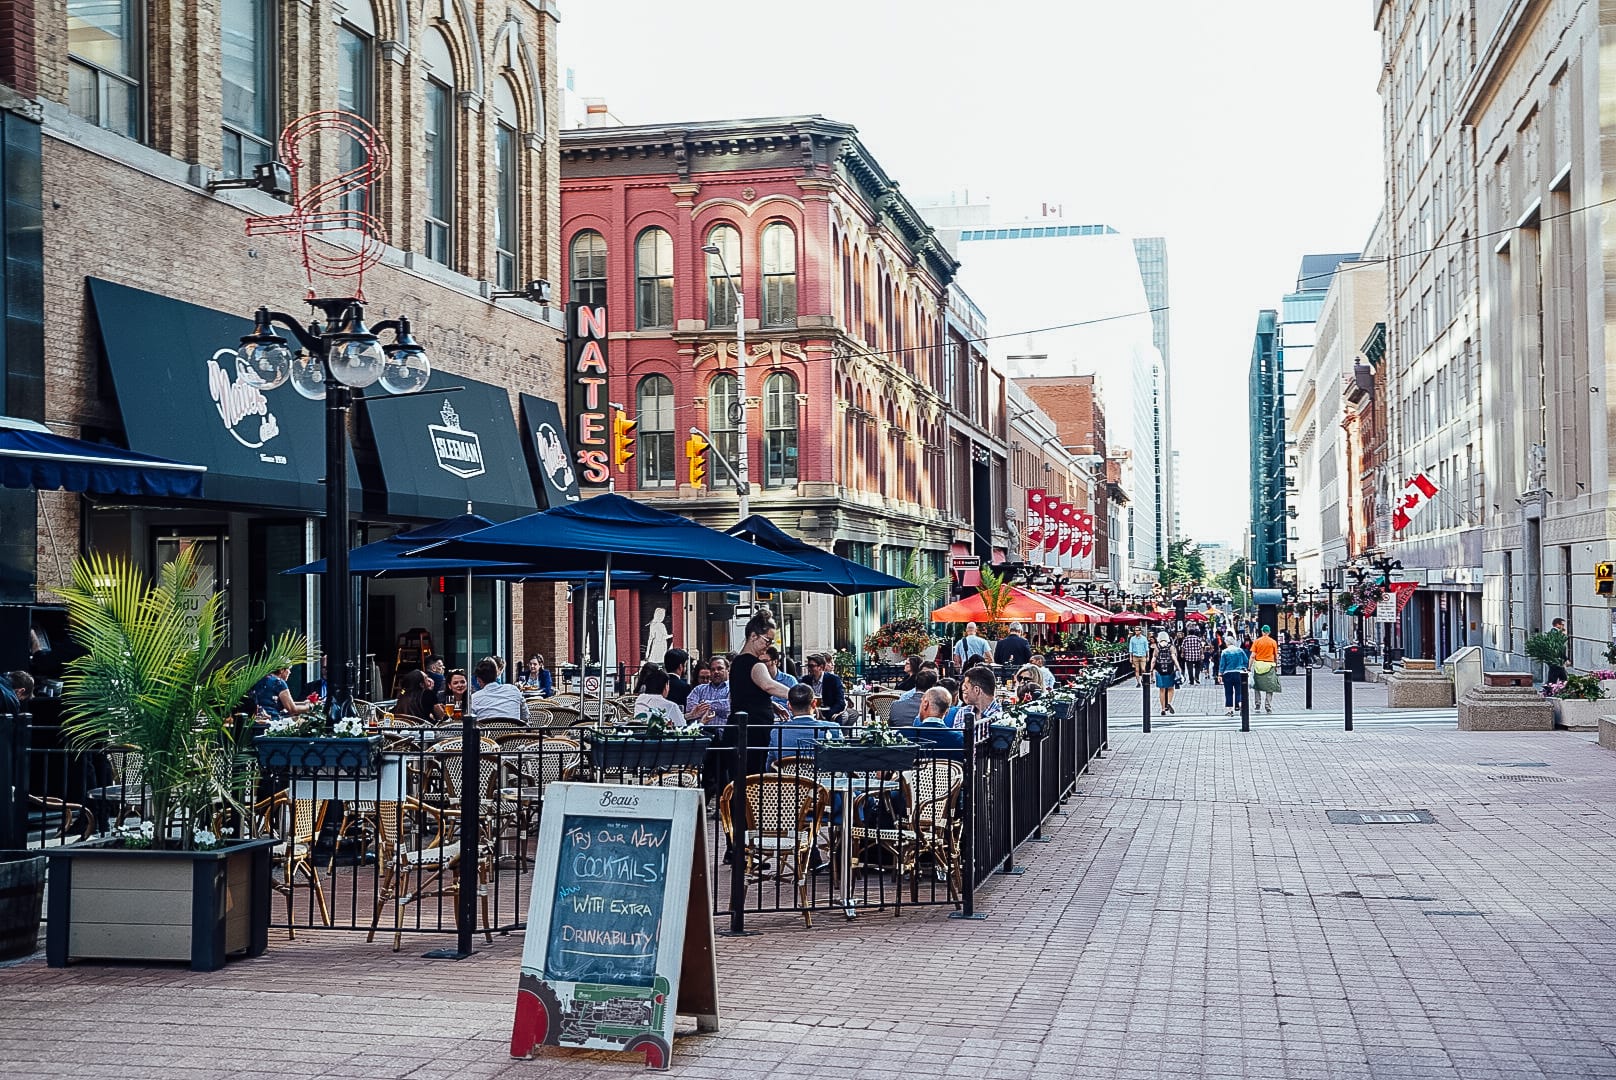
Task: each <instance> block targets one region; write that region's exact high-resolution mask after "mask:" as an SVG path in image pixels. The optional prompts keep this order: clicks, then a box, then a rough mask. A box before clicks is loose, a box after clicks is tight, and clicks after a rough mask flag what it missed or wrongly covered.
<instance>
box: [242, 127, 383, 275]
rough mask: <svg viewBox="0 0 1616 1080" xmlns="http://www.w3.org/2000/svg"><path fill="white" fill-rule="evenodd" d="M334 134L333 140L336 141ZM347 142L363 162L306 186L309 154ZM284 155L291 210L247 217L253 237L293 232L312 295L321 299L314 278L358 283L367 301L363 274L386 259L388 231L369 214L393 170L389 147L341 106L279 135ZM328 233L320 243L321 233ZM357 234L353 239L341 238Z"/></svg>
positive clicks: (328, 150) (326, 150)
mask: <svg viewBox="0 0 1616 1080" xmlns="http://www.w3.org/2000/svg"><path fill="white" fill-rule="evenodd" d="M330 136H335V138H334V139H330V138H329V137H330ZM343 140H348V142H349V143H351V144H352V146H353V147H354V148H355V149H357V150H358V151H359V158H360V160H359V164H357V165H355V166H354V167H353V168H351V169H347V170H345V171H343V172H340V173H338V174H336V175H335V176H333V177H331V178H330V179H328V180H323V181H321V182H320V183H318V184H313V185H311V186H308V187H305V186H304V184H305V182H306V181H305V176H306V166H307V165H308V156H307V155H308V154H310V153H313V152H315V151H316V150H318V149H319V148H321V146H322V143H323V144H324V149H325V152H330V151H331V148H332V146H333V144H334V145H335V146H336V147H337V148H339V149H340V148H341V146H342V142H343ZM280 157H281V161H282V163H284V164H285V165H286V167H287V169H288V170H289V171H290V172H291V174H292V212H291V213H289V214H280V215H277V216H274V217H250V218H248V219H247V235H248V236H265V235H269V234H272V233H290V234H291V235H292V236H293V237H294V241H295V243H296V244H297V246H298V249H299V255H300V257H301V258H302V260H303V273H304V276H305V277H306V278H307V279H308V283H309V292H308V295H309V298H310V299H313V297H314V296H315V289H314V275H315V274H319V275H321V276H322V277H333V278H345V277H351V278H353V279H354V287H353V296H354V298H355V299H357V300H363V299H364V298H365V289H364V284H365V271H366V270H367V269H369V268H370V267H372V266H375V265H376V264H377V263H378V262H380V261H381V258H382V253H383V252H384V251H385V250H386V246H387V228H386V226H384V225H383V224H382V222H381V219H380V218H378V217H376V216H375V215H374V214H372V213H371V212H370V208H371V192H372V189H373V187H374V185H375V183H376V181H377V180H378V179H380V177H381V176H382V174H383V173H385V172H386V171H387V166H388V161H389V155H388V152H387V144H386V143H384V142H382V140H381V136H380V135H378V134H377V132H376V129H375V128H374V127H372V126H371V124H370V122H369V121H368V120H366V119H365V118H364V117H362V116H356V115H355V114H353V113H351V112H345V111H344V110H342V109H321V110H319V111H318V112H311V113H307V114H305V115H303V116H300V117H298V118H297V119H296V120H293V121H292V122H291V123H290V124H287V125H286V129H285V130H284V131H282V132H281V139H280ZM321 233H323V234H325V235H324V236H323V237H321V238H319V239H315V235H316V234H321ZM345 233H352V234H355V237H356V239H350V238H348V237H345V236H344V235H343V234H345Z"/></svg>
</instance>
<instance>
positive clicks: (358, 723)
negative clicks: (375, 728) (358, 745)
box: [331, 716, 365, 738]
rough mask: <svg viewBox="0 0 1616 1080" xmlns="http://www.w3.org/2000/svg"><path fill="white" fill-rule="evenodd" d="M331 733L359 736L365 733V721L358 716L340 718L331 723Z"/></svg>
mask: <svg viewBox="0 0 1616 1080" xmlns="http://www.w3.org/2000/svg"><path fill="white" fill-rule="evenodd" d="M331 734H333V735H335V736H337V737H339V738H359V737H361V736H363V735H364V734H365V722H364V721H363V720H361V719H359V718H358V717H357V716H350V717H348V718H347V719H345V720H338V721H337V722H336V723H335V724H332V725H331Z"/></svg>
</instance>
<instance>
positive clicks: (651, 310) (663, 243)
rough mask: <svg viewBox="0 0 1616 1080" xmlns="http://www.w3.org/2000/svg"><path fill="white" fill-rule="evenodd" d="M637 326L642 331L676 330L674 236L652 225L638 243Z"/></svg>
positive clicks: (636, 282) (635, 294)
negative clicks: (674, 315) (674, 322)
mask: <svg viewBox="0 0 1616 1080" xmlns="http://www.w3.org/2000/svg"><path fill="white" fill-rule="evenodd" d="M634 280H635V289H634V325H635V327H636V328H638V329H640V330H672V329H673V238H672V237H671V236H669V235H668V231H667V230H666V229H658V228H654V227H653V228H650V229H646V230H645V231H644V232H642V233H640V236H639V239H638V240H636V241H635V243H634Z"/></svg>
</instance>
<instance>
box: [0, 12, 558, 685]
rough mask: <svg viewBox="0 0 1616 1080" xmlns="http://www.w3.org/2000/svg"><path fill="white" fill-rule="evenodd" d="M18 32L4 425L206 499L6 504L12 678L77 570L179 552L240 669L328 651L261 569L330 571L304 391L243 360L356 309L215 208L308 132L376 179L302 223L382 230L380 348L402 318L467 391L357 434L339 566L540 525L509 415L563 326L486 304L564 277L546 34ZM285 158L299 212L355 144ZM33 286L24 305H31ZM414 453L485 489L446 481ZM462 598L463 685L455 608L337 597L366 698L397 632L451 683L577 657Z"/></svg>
mask: <svg viewBox="0 0 1616 1080" xmlns="http://www.w3.org/2000/svg"><path fill="white" fill-rule="evenodd" d="M10 10H11V12H12V15H13V18H14V19H16V20H18V21H17V22H15V23H14V26H16V27H18V28H19V30H18V32H17V33H15V34H13V35H12V36H10V37H9V38H7V39H6V40H5V41H4V43H0V76H3V77H5V78H6V79H7V80H8V85H7V86H5V87H0V109H3V111H0V140H3V142H4V145H5V148H6V150H7V151H8V152H7V153H6V154H5V155H4V157H3V161H4V164H3V166H0V168H3V170H4V173H3V176H0V183H3V184H4V189H5V191H6V194H7V203H6V209H5V212H4V218H3V220H0V229H3V231H0V237H3V241H4V243H5V246H6V250H5V255H6V267H7V269H6V278H5V280H4V291H3V296H4V310H3V311H0V318H3V319H4V322H5V326H6V328H7V329H6V337H5V341H6V348H5V350H4V353H3V357H4V365H5V380H4V382H5V387H6V393H5V398H4V402H3V408H0V412H3V413H5V414H9V415H13V416H18V417H23V418H27V419H32V420H37V421H42V422H43V423H44V424H45V425H47V426H48V427H49V428H50V430H51V431H53V432H57V433H59V434H65V435H72V436H82V437H84V438H89V439H93V440H97V441H104V442H107V443H111V444H114V445H119V446H124V447H127V448H129V449H132V450H137V451H148V452H152V453H157V454H160V455H162V456H166V457H171V458H175V459H178V460H186V461H196V462H199V463H201V464H205V465H207V466H208V470H209V471H208V474H207V477H206V480H205V485H204V492H203V497H202V498H200V499H195V500H182V501H179V502H174V501H169V502H156V501H152V500H139V499H123V498H120V499H108V498H101V497H92V496H80V495H70V494H66V493H62V492H42V493H39V494H37V495H36V494H35V493H33V492H22V491H7V492H4V493H3V494H0V514H3V516H4V519H5V521H6V526H7V527H6V529H5V531H4V538H3V540H0V545H3V548H4V550H3V551H0V563H3V564H4V565H5V572H4V575H3V579H4V580H3V583H0V589H3V592H4V597H3V598H4V600H5V601H7V602H8V603H9V604H10V605H12V606H10V607H8V608H7V609H6V613H5V616H4V623H5V629H4V632H3V634H0V647H3V648H6V649H7V650H9V651H7V652H6V655H5V656H4V657H0V661H3V663H5V664H15V663H17V662H18V661H19V660H21V659H24V658H22V657H18V656H16V655H14V654H15V653H16V651H17V648H18V645H17V642H18V641H19V635H21V636H22V637H25V636H26V635H25V631H26V629H27V627H28V625H29V623H30V622H31V621H32V622H41V621H43V622H45V623H53V622H54V621H55V620H57V619H58V613H56V612H55V611H54V610H53V609H52V608H51V606H50V588H51V586H52V585H54V584H56V583H58V582H60V581H61V580H63V578H64V576H65V575H66V574H67V573H68V571H69V568H70V565H71V562H72V559H73V557H74V556H75V555H77V554H78V553H79V552H81V551H84V550H87V549H91V548H93V549H95V550H99V551H105V552H119V553H124V554H127V555H129V556H130V557H131V558H132V559H134V560H135V561H136V562H137V563H139V564H141V565H143V566H146V567H147V568H149V569H151V568H155V567H156V566H157V565H159V564H161V562H163V561H164V560H165V559H167V558H169V557H171V556H172V554H173V553H174V552H175V551H177V550H178V549H180V548H182V547H196V548H198V549H199V550H200V551H201V553H202V555H203V560H204V562H205V564H206V565H208V566H209V567H210V568H211V569H212V570H213V572H214V573H215V575H216V585H217V587H218V588H220V589H222V590H224V591H225V592H226V593H227V596H228V611H229V626H230V636H231V641H230V647H231V648H232V649H234V650H237V651H241V650H245V649H247V648H250V647H256V646H258V645H260V644H261V643H263V642H264V641H265V640H266V639H267V638H268V637H269V636H270V635H271V634H274V633H276V632H279V631H281V630H284V629H288V628H294V629H302V630H305V631H307V632H309V633H310V634H311V636H314V635H317V633H318V630H317V624H318V619H317V614H316V613H317V612H318V610H319V602H320V601H319V590H320V582H319V579H317V578H302V577H288V576H284V575H282V574H281V573H280V571H281V570H284V569H286V568H288V567H290V566H293V565H296V564H299V563H302V562H305V561H307V560H309V559H312V558H316V557H318V556H319V555H320V554H321V552H320V550H319V537H320V528H319V525H318V519H319V517H320V516H321V513H322V511H323V507H324V502H325V500H324V495H323V479H324V456H323V455H324V446H323V442H322V436H321V431H322V428H321V423H322V420H321V417H322V414H323V408H322V406H321V405H320V404H319V403H317V402H315V401H310V400H305V399H304V398H303V397H301V396H299V395H298V394H297V393H295V392H294V388H293V387H292V386H291V385H286V386H282V387H279V388H277V389H270V390H265V391H262V392H259V391H256V390H254V389H253V388H252V387H249V386H247V385H246V384H245V383H243V382H242V380H241V377H240V375H239V373H238V372H237V370H236V358H235V356H234V350H235V349H236V346H237V345H238V343H239V338H240V336H241V335H244V334H247V333H250V332H251V330H252V325H253V324H252V315H253V312H254V310H255V309H257V308H258V307H259V306H260V305H267V306H269V307H271V308H275V309H279V310H282V311H285V312H287V313H290V314H294V315H296V316H298V317H299V318H301V319H303V320H307V319H309V318H312V317H313V316H312V314H311V313H310V311H309V309H308V308H306V307H305V306H304V305H303V304H302V298H303V297H304V295H305V294H306V293H310V294H315V295H337V296H347V295H353V293H354V290H355V288H356V286H357V284H358V283H356V282H355V281H354V280H353V279H352V278H347V279H343V278H330V277H324V276H316V277H315V278H314V279H312V280H311V279H309V278H308V277H306V275H305V270H304V266H303V264H302V261H301V260H300V257H299V249H298V247H297V246H296V244H294V242H293V240H292V238H291V237H290V236H288V235H286V234H285V233H284V232H275V231H260V232H257V233H255V234H254V235H248V232H247V223H248V222H249V220H251V219H253V218H260V219H275V218H281V219H285V218H286V216H287V215H289V214H291V212H292V210H293V207H292V206H291V205H290V204H289V202H288V201H287V200H286V198H285V197H284V196H282V197H276V196H275V195H272V194H270V193H268V192H266V191H265V190H260V189H257V188H236V189H218V190H211V189H210V182H215V181H218V180H227V179H230V178H233V177H250V176H252V175H253V173H254V168H255V167H257V166H262V165H263V164H264V163H266V162H270V161H272V160H277V159H284V158H286V157H287V151H286V149H284V148H282V147H281V146H279V145H278V142H279V137H280V133H281V131H282V129H283V127H285V126H286V125H287V124H288V123H289V122H290V121H292V120H293V119H294V118H297V117H299V116H302V115H304V114H308V113H311V112H315V111H318V110H332V109H339V108H340V109H344V110H347V111H349V112H350V113H353V114H356V115H358V116H360V117H361V118H363V119H364V120H366V121H368V122H369V123H370V124H372V125H373V126H374V128H375V130H376V132H377V133H378V135H379V138H380V141H381V142H382V143H383V144H385V147H386V148H387V150H389V151H390V158H389V161H388V163H387V165H386V167H385V168H381V169H380V170H379V172H378V174H377V175H376V176H375V177H374V179H373V180H371V181H370V182H368V183H364V182H360V183H357V184H350V185H349V186H348V188H347V189H346V190H345V191H332V190H330V189H327V192H326V198H325V199H324V201H323V202H319V203H318V204H315V203H309V204H307V205H305V206H304V207H303V209H304V210H307V211H311V212H312V211H314V210H338V211H342V212H343V213H345V214H348V215H350V216H349V217H347V218H345V219H344V220H345V221H347V222H350V223H351V222H352V221H353V220H356V218H355V217H354V216H352V215H356V214H357V213H358V212H360V211H368V212H369V213H371V214H373V216H374V219H375V229H374V233H375V238H376V239H375V241H373V242H377V243H379V245H380V246H379V248H378V249H377V250H378V251H379V255H380V261H379V263H378V264H377V265H375V266H374V267H373V268H371V269H370V270H368V271H367V272H366V274H365V276H364V278H363V283H362V288H363V296H364V299H365V301H366V302H367V305H368V314H369V316H370V318H371V319H372V320H378V319H395V318H397V317H399V316H400V315H403V316H407V317H408V318H409V319H410V320H411V323H412V328H413V332H414V335H415V337H416V338H417V339H418V340H420V342H421V343H422V344H423V345H424V346H425V347H426V349H427V351H428V354H429V356H430V358H431V360H432V363H433V365H434V369H435V375H434V381H433V382H432V383H431V384H429V389H430V388H437V387H444V388H446V390H447V388H449V387H452V386H459V387H463V389H462V390H460V391H449V392H446V393H445V394H444V395H443V396H442V397H441V398H439V397H436V396H435V395H426V396H423V397H421V398H417V399H402V398H401V399H397V400H392V401H387V400H384V401H379V402H377V403H375V404H372V405H368V406H363V407H360V408H358V409H356V410H355V417H354V420H353V423H352V433H351V434H352V444H353V455H352V458H353V460H352V464H351V465H350V471H349V485H350V488H351V489H352V492H353V510H354V515H353V522H352V529H351V535H352V539H353V541H354V543H355V544H357V543H360V542H365V541H369V540H373V539H378V538H380V537H383V536H385V535H389V534H390V533H392V532H394V531H396V530H398V529H399V528H401V527H408V526H410V525H412V524H421V523H424V522H426V521H429V520H432V519H435V518H438V517H442V516H447V515H449V514H453V513H456V512H460V511H464V509H465V504H466V501H467V500H470V501H471V502H472V503H473V507H474V509H475V510H476V511H478V512H480V513H483V514H485V515H487V516H489V517H492V518H496V519H500V518H508V517H512V516H515V515H517V514H520V513H525V512H529V511H531V510H533V509H534V508H535V507H536V506H542V505H543V491H544V489H543V488H542V486H541V485H538V484H536V483H535V480H534V478H533V477H532V476H530V474H529V467H528V461H527V453H526V452H525V449H524V432H523V431H522V430H521V428H520V427H519V422H518V421H519V417H520V416H521V415H522V413H521V409H520V408H519V405H520V401H519V395H521V394H527V395H531V396H533V397H534V398H542V399H548V400H551V401H560V400H561V399H562V396H563V395H562V393H561V383H560V372H561V366H562V358H561V350H560V346H559V344H558V343H557V340H556V339H557V336H558V331H559V329H560V325H561V320H560V314H559V310H558V309H553V308H550V307H548V306H545V305H544V304H541V303H537V302H530V300H529V299H524V298H522V297H519V296H513V297H498V296H497V295H496V294H498V293H500V292H510V293H521V292H524V291H526V292H527V295H528V296H530V297H532V298H533V299H535V300H536V299H538V298H539V296H540V292H539V291H538V290H532V291H528V290H526V289H525V284H526V283H527V282H532V281H541V280H542V281H549V280H557V275H558V274H559V273H560V272H561V271H560V269H559V267H558V265H557V252H558V244H557V229H558V225H559V220H558V219H559V206H560V194H559V186H558V183H557V173H558V156H557V145H558V142H559V124H558V116H557V112H558V110H556V109H555V108H554V107H553V103H555V102H556V100H557V95H556V61H555V34H556V26H557V18H558V16H557V12H556V9H555V7H554V6H553V4H551V3H549V2H548V0H544V2H535V0H524V2H521V3H512V4H510V5H508V6H494V5H478V4H471V3H469V2H467V0H441V2H439V0H434V2H433V3H430V4H425V5H421V4H409V5H405V4H393V3H383V2H381V0H376V2H375V3H371V2H369V0H316V2H313V3H302V4H285V3H277V2H273V0H199V2H194V3H184V4H180V3H169V2H165V0H147V2H141V0H108V2H95V3H91V2H89V0H48V2H43V0H41V2H33V0H25V2H23V3H21V4H20V5H11V6H10ZM30 146H31V147H33V148H35V152H34V153H33V155H32V156H30V155H29V154H28V153H27V149H28V148H29V147H30ZM295 149H296V150H297V152H298V153H300V154H301V156H302V158H303V163H302V165H301V168H300V170H299V172H298V175H297V176H296V178H295V179H296V190H297V191H298V192H300V193H307V192H309V191H310V190H311V189H313V188H314V187H315V186H316V185H319V184H321V183H324V182H330V181H333V180H334V179H335V178H336V177H338V175H339V174H342V173H344V172H347V171H348V170H351V169H353V168H355V167H357V166H360V165H363V164H364V163H365V155H364V151H363V149H362V147H361V146H360V145H359V144H358V143H357V142H356V141H354V140H352V139H347V138H343V137H341V136H339V135H337V134H334V133H332V132H330V131H326V132H324V133H322V134H319V135H317V136H314V137H311V138H309V139H308V140H306V141H304V142H303V143H301V144H300V145H299V146H298V147H297V148H295ZM30 213H33V214H35V215H36V220H37V224H38V228H37V230H36V231H35V232H34V234H33V239H32V241H31V240H30V233H29V229H28V228H27V224H28V222H27V217H28V215H29V214H30ZM270 224H271V225H273V224H274V222H270ZM40 237H42V238H43V243H42V245H40V244H39V239H38V238H40ZM309 243H310V246H311V249H312V250H313V252H314V253H315V256H316V258H317V259H320V260H322V261H323V260H329V259H330V258H332V257H341V256H343V255H348V254H352V253H353V251H355V250H357V248H358V246H359V240H358V239H357V233H355V232H353V231H351V230H338V231H333V232H329V233H326V234H322V235H318V236H316V237H314V238H313V239H311V240H310V242H309ZM30 260H31V261H30ZM30 274H32V275H36V278H35V279H36V280H37V281H39V282H41V283H42V289H39V290H37V291H36V292H34V293H32V294H30V290H29V288H28V278H29V275H30ZM29 327H37V328H38V332H36V333H34V334H33V335H32V337H30V334H29V332H28V331H29ZM371 394H372V395H374V396H382V397H385V396H386V395H381V394H380V392H379V391H372V392H371ZM433 426H436V427H437V428H439V429H440V431H447V432H449V433H450V435H451V436H452V439H451V440H450V441H454V440H459V445H461V446H462V448H463V450H464V447H466V446H470V447H471V448H472V449H471V450H465V451H464V452H466V453H470V454H472V455H474V457H475V461H474V462H472V463H470V464H468V463H467V462H466V461H458V462H456V461H453V460H446V459H445V457H444V456H443V453H442V445H443V444H442V440H441V439H440V440H439V441H438V442H437V443H434V441H433V440H434V439H438V436H436V435H434V434H433V433H431V432H430V431H429V430H428V428H430V427H433ZM434 445H437V446H438V447H439V451H440V452H439V453H438V457H437V459H436V460H435V461H434V459H433V447H434ZM452 456H453V455H452V454H451V458H452ZM451 466H453V468H451ZM536 491H537V492H538V495H536ZM473 591H474V595H473V597H471V598H470V599H471V600H472V601H473V602H472V604H471V609H472V611H473V613H474V614H473V618H474V621H475V625H474V627H473V631H474V640H473V643H472V648H471V656H469V657H467V656H466V655H465V653H466V646H465V645H464V644H463V643H462V642H463V640H464V634H465V613H466V611H467V599H468V598H467V597H466V596H465V595H464V593H465V586H464V584H463V583H462V582H458V581H456V580H454V579H452V578H451V579H424V578H420V579H411V580H407V581H406V580H399V581H391V580H381V581H377V582H373V583H369V584H367V585H366V586H363V587H358V586H356V594H355V598H356V603H359V604H361V605H362V607H361V610H362V612H363V621H362V633H363V639H362V641H361V642H360V643H359V648H360V651H361V652H363V653H369V654H374V656H375V657H376V660H377V661H378V665H379V667H380V669H381V672H382V676H383V685H382V686H381V687H378V688H376V689H377V690H378V691H380V692H385V690H386V688H387V685H388V683H389V682H390V680H389V678H388V676H390V675H391V674H392V672H391V669H392V668H393V666H394V663H395V661H396V660H397V659H398V652H397V638H398V635H400V634H402V633H404V632H406V631H410V630H413V629H417V628H419V629H422V630H425V631H427V632H428V633H429V634H431V636H432V638H433V643H434V648H435V649H436V650H437V651H439V652H443V653H446V654H448V656H449V659H450V661H451V663H460V662H463V661H466V660H468V659H470V660H475V659H476V658H477V657H479V656H481V655H483V654H485V653H488V652H498V653H502V654H509V653H513V652H531V651H534V650H538V651H544V652H546V653H553V652H554V650H555V648H556V646H557V645H559V644H564V642H563V638H564V633H563V628H564V625H565V605H564V604H558V603H557V602H556V593H555V590H554V589H553V588H552V587H549V586H544V587H538V586H521V587H511V586H506V585H503V584H498V583H494V582H483V581H479V582H478V583H476V585H475V586H474V590H473ZM57 625H59V624H57Z"/></svg>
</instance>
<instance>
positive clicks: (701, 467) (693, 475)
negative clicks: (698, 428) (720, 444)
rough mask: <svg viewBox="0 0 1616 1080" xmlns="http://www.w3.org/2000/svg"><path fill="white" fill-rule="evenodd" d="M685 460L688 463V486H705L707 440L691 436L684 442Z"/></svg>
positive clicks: (701, 436) (702, 436)
mask: <svg viewBox="0 0 1616 1080" xmlns="http://www.w3.org/2000/svg"><path fill="white" fill-rule="evenodd" d="M685 459H686V460H687V461H689V462H690V486H691V487H697V488H700V487H706V486H707V438H706V436H704V435H694V434H693V435H691V436H690V438H688V439H686V440H685Z"/></svg>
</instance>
